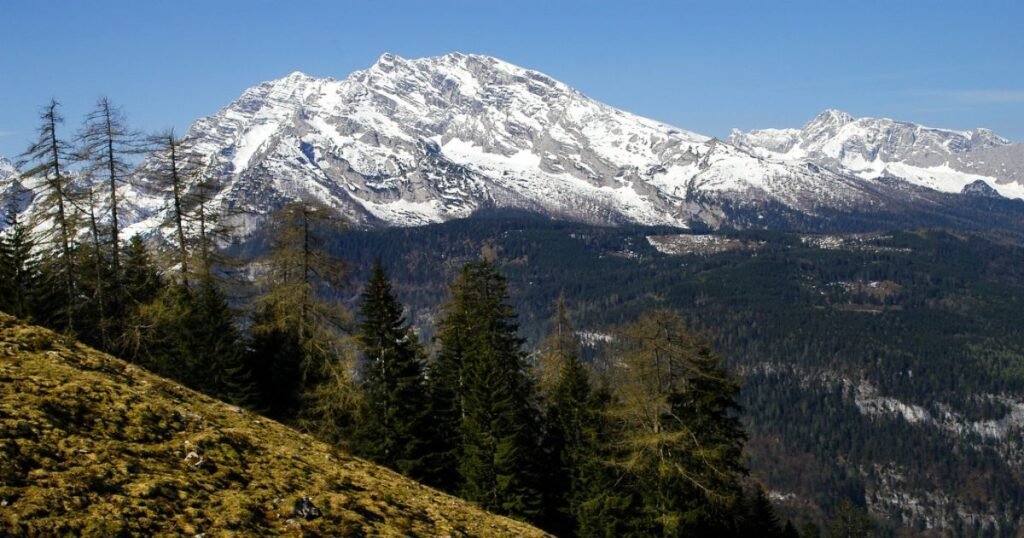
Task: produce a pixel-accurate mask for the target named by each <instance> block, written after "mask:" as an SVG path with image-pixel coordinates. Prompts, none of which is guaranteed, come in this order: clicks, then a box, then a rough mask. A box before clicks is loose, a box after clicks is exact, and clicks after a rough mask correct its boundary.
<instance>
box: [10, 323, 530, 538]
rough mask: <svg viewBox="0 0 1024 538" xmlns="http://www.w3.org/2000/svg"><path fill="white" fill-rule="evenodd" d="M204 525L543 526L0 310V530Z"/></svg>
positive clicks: (419, 532) (226, 532) (507, 530)
mask: <svg viewBox="0 0 1024 538" xmlns="http://www.w3.org/2000/svg"><path fill="white" fill-rule="evenodd" d="M302 497H309V498H310V499H311V500H312V502H313V504H314V505H315V506H316V507H317V508H319V509H320V511H321V512H322V515H321V517H318V518H315V519H305V518H301V517H297V516H295V515H294V513H293V512H294V508H295V502H296V501H297V500H299V499H301V498H302ZM198 534H203V535H205V536H207V537H213V536H249V535H260V536H263V535H287V536H321V535H322V536H542V535H543V533H542V532H541V531H538V530H537V529H535V528H532V527H530V526H528V525H525V524H523V523H519V522H516V521H512V520H509V519H506V518H503V517H499V516H495V515H492V514H489V513H487V512H484V511H482V510H480V509H478V508H476V507H474V506H472V505H470V504H468V503H466V502H464V501H461V500H459V499H456V498H454V497H451V496H448V495H445V494H443V493H440V492H438V491H435V490H433V489H430V488H428V487H426V486H423V485H421V484H418V483H416V482H413V481H411V480H409V479H406V478H404V477H402V476H400V475H398V474H396V473H393V472H391V471H389V470H387V469H384V468H381V467H378V466H375V465H373V464H370V463H368V462H366V461H363V460H360V459H357V458H354V457H352V456H349V455H347V454H344V453H341V452H338V451H336V450H334V449H332V448H331V447H329V446H327V445H325V444H323V443H320V442H317V441H315V440H314V439H312V438H310V437H308V436H306V435H303V434H300V433H298V432H296V431H294V430H292V429H289V428H287V427H285V426H283V425H281V424H278V423H276V422H273V421H270V420H267V419H265V418H262V417H259V416H256V415H253V414H251V413H248V412H245V411H242V410H239V409H237V408H234V407H232V406H230V405H227V404H225V403H223V402H219V401H216V400H213V399H211V398H208V397H206V396H203V395H200V394H198V393H195V392H193V391H191V390H188V389H185V388H182V387H180V386H178V385H177V384H175V383H173V382H170V381H168V380H165V379H162V378H160V377H157V376H154V375H153V374H150V373H148V372H146V371H144V370H142V369H140V368H138V367H135V366H133V365H130V364H128V363H125V362H124V361H121V360H118V359H116V358H113V357H110V356H108V355H104V354H102V353H99V352H97V351H95V350H92V349H90V348H87V347H85V346H83V345H81V344H79V343H76V342H73V341H67V340H66V339H64V338H63V337H61V336H60V335H57V334H55V333H53V332H50V331H47V330H45V329H41V328H38V327H32V326H28V325H24V324H22V323H19V322H17V321H15V320H14V319H13V318H11V317H9V316H6V315H4V314H0V535H4V536H9V535H14V536H18V535H25V536H62V535H69V536H104V537H106V536H133V535H143V536H161V535H166V536H172V535H173V536H181V535H186V536H194V535H198Z"/></svg>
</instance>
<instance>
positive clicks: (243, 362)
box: [190, 276, 256, 406]
mask: <svg viewBox="0 0 1024 538" xmlns="http://www.w3.org/2000/svg"><path fill="white" fill-rule="evenodd" d="M191 307H192V310H191V312H190V314H191V315H190V325H191V331H190V332H191V335H192V342H193V347H192V353H191V359H192V360H191V361H190V362H191V363H192V364H191V366H190V369H191V370H192V371H193V372H194V374H195V375H197V376H202V378H201V379H196V383H195V384H196V386H197V387H198V388H200V389H201V390H205V391H206V392H207V393H208V394H210V395H212V396H215V397H217V398H219V399H221V400H225V401H228V402H231V403H233V404H235V405H241V406H250V405H253V404H254V403H255V402H256V394H255V391H256V387H255V383H254V382H253V381H252V376H251V373H250V370H249V366H248V364H247V356H246V353H245V347H244V345H243V342H242V337H241V333H240V332H239V330H238V327H237V326H236V325H235V314H234V312H233V311H232V310H231V308H230V307H229V306H228V302H227V298H226V297H225V296H224V294H223V293H222V292H221V291H220V288H219V286H218V285H217V282H216V281H215V280H214V279H213V278H212V277H210V276H207V277H204V278H203V279H202V280H201V281H200V283H199V286H198V289H197V290H196V291H195V293H194V296H193V298H192V305H191Z"/></svg>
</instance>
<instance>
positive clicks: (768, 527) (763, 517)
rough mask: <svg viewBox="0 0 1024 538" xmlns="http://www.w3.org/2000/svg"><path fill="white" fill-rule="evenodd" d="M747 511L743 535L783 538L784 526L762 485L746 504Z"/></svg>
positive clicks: (755, 489)
mask: <svg viewBox="0 0 1024 538" xmlns="http://www.w3.org/2000/svg"><path fill="white" fill-rule="evenodd" d="M745 505H746V510H745V513H744V514H742V516H743V531H744V532H743V533H742V534H746V535H751V534H756V535H758V536H764V537H765V538H781V537H782V525H781V523H780V522H779V517H778V515H776V514H775V508H773V507H772V503H771V501H769V500H768V496H767V495H766V494H765V492H764V488H763V487H761V485H760V484H756V485H755V486H754V491H753V493H752V495H751V496H750V498H749V500H747V502H746V503H745Z"/></svg>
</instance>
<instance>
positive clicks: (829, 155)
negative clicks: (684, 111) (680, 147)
mask: <svg viewBox="0 0 1024 538" xmlns="http://www.w3.org/2000/svg"><path fill="white" fill-rule="evenodd" d="M729 141H730V142H731V143H733V144H735V145H736V146H737V147H740V148H743V149H746V150H748V151H750V152H752V153H753V154H755V155H759V156H762V157H765V158H769V159H772V160H778V161H782V162H813V163H815V164H818V165H820V166H826V167H830V168H833V169H835V170H837V171H840V172H843V173H848V174H851V175H855V176H857V177H860V178H863V179H873V178H877V177H897V178H900V179H904V180H906V181H908V182H910V183H913V184H915V185H920V186H923V187H927V188H931V189H935V190H937V191H941V192H961V191H962V190H963V189H964V187H966V186H967V185H968V184H970V183H973V182H975V181H977V180H981V181H984V182H985V183H986V184H987V185H988V186H989V187H991V188H993V189H995V190H996V191H998V192H999V194H1001V195H1003V196H1005V197H1008V198H1024V144H1015V143H1012V142H1010V141H1009V140H1006V139H1005V138H1003V137H1001V136H999V135H996V134H995V133H993V132H992V131H990V130H988V129H975V130H973V131H954V130H949V129H935V128H931V127H925V126H922V125H919V124H916V123H910V122H904V121H896V120H891V119H886V118H882V119H879V118H854V117H853V116H851V115H850V114H847V113H845V112H842V111H839V110H826V111H824V112H822V113H821V114H819V115H818V116H817V117H815V118H814V119H812V120H811V121H809V122H808V123H807V124H806V125H804V126H803V127H802V128H800V129H761V130H754V131H750V132H746V133H744V132H741V131H738V130H734V131H733V133H732V135H731V136H730V137H729Z"/></svg>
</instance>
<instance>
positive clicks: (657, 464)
mask: <svg viewBox="0 0 1024 538" xmlns="http://www.w3.org/2000/svg"><path fill="white" fill-rule="evenodd" d="M616 338H617V341H618V345H619V349H618V354H617V355H616V357H615V361H614V362H613V364H615V368H614V376H615V378H614V379H615V383H614V391H615V402H614V404H613V406H612V409H611V417H612V419H613V420H614V421H615V422H616V425H617V426H616V427H617V428H618V429H619V431H620V434H619V435H618V438H617V439H616V442H615V464H616V465H617V466H619V467H620V468H621V469H622V471H623V472H624V473H625V477H626V479H628V480H629V483H630V487H631V488H633V489H634V491H636V492H637V493H638V495H639V497H640V498H641V499H642V507H643V508H642V510H639V511H638V512H637V518H636V523H635V524H634V527H635V528H637V529H641V532H645V533H650V534H661V535H666V536H676V535H680V534H686V533H692V532H695V529H713V528H715V527H716V526H718V525H725V526H727V525H728V522H727V521H717V520H719V519H721V514H722V513H723V510H722V509H723V507H728V506H730V505H732V504H733V503H734V502H735V499H736V497H737V495H738V494H739V491H740V490H739V478H740V477H741V476H742V475H743V474H744V473H745V469H744V467H743V465H742V461H741V456H742V450H743V442H744V439H745V435H744V433H743V429H742V425H741V424H740V422H739V419H738V418H737V417H736V416H735V412H736V411H737V404H736V401H735V398H736V394H737V392H738V387H737V385H736V384H735V383H734V382H733V381H732V380H731V379H729V377H728V375H727V373H726V371H725V370H724V368H722V366H721V364H720V363H721V359H720V358H719V357H718V356H716V355H715V354H713V353H712V352H711V351H710V349H709V348H708V345H707V343H706V339H704V338H703V337H701V336H700V335H698V334H695V333H693V332H692V331H690V330H689V329H688V328H687V326H686V323H685V322H684V321H683V319H682V318H681V317H680V316H679V315H678V314H676V313H674V312H669V311H654V312H650V313H647V314H644V315H643V316H641V317H640V319H639V320H638V321H636V322H635V323H632V324H630V325H628V326H627V327H625V328H624V329H623V330H621V331H619V333H618V334H617V337H616ZM704 532H708V531H706V530H705V531H704Z"/></svg>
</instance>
